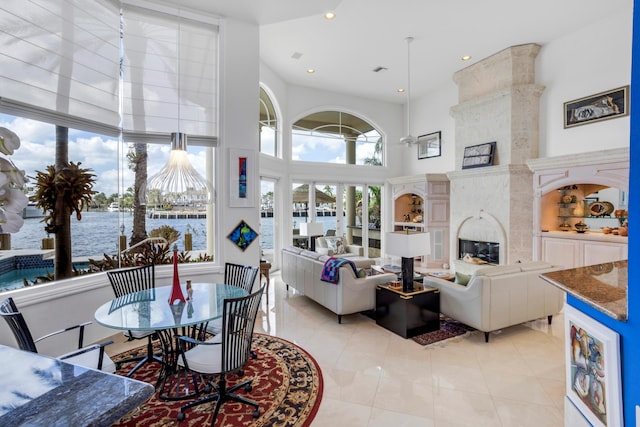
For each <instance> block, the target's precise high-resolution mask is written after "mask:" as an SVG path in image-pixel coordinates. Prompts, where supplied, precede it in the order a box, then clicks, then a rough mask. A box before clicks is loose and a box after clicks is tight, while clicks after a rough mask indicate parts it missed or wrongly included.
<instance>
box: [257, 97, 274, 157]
mask: <svg viewBox="0 0 640 427" xmlns="http://www.w3.org/2000/svg"><path fill="white" fill-rule="evenodd" d="M259 125H260V152H261V153H263V154H268V155H270V156H274V157H275V156H277V155H278V117H277V115H276V109H275V107H274V106H273V102H272V101H271V98H270V97H269V94H267V92H266V91H265V90H264V89H263V88H262V87H261V88H260V122H259Z"/></svg>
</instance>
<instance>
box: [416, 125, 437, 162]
mask: <svg viewBox="0 0 640 427" xmlns="http://www.w3.org/2000/svg"><path fill="white" fill-rule="evenodd" d="M440 136H441V135H440V131H438V132H433V133H428V134H426V135H421V136H419V137H418V159H427V158H429V157H438V156H440V154H441V151H440Z"/></svg>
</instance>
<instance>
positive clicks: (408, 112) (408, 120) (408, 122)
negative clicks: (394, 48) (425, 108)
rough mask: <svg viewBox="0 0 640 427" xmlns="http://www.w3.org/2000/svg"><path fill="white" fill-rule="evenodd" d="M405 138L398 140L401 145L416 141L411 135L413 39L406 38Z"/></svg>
mask: <svg viewBox="0 0 640 427" xmlns="http://www.w3.org/2000/svg"><path fill="white" fill-rule="evenodd" d="M405 40H406V42H407V136H404V137H402V138H400V143H401V144H406V145H412V144H415V143H416V142H418V139H417V138H416V137H415V136H413V135H411V42H412V41H413V37H407V38H406V39H405Z"/></svg>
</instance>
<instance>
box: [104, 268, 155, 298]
mask: <svg viewBox="0 0 640 427" xmlns="http://www.w3.org/2000/svg"><path fill="white" fill-rule="evenodd" d="M107 277H108V278H109V282H110V283H111V287H112V288H113V292H114V293H115V294H116V298H119V297H121V296H123V295H126V294H130V293H132V292H137V291H143V290H147V289H153V288H155V286H156V275H155V266H154V265H153V264H149V265H143V266H140V267H132V268H124V269H119V270H111V271H107Z"/></svg>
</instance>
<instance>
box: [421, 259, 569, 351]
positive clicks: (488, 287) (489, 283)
mask: <svg viewBox="0 0 640 427" xmlns="http://www.w3.org/2000/svg"><path fill="white" fill-rule="evenodd" d="M463 267H464V266H463V265H459V266H458V265H457V266H456V271H457V272H458V273H460V271H459V270H462V269H463ZM467 268H468V267H467ZM560 269H562V267H561V266H557V265H552V264H549V263H546V262H538V261H536V262H525V263H517V264H511V265H498V266H492V267H484V266H474V267H472V268H470V269H468V270H466V271H467V273H471V276H470V278H469V281H468V283H467V284H466V285H462V284H458V283H453V282H449V281H446V280H442V279H438V278H435V277H431V276H425V278H424V280H423V283H424V284H425V286H430V287H434V288H438V289H439V290H440V311H441V312H442V313H443V314H444V315H446V316H449V317H451V318H453V319H455V320H458V321H460V322H462V323H464V324H466V325H469V326H471V327H473V328H475V329H478V330H480V331H483V332H484V334H485V341H486V342H489V333H490V332H492V331H496V330H498V329H502V328H506V327H508V326H513V325H518V324H520V323H524V322H528V321H531V320H535V319H539V318H542V317H545V316H546V317H547V319H548V322H549V324H551V321H552V317H553V315H554V314H556V313H558V312H560V310H562V306H563V304H564V300H565V295H564V292H563V291H561V290H560V289H559V288H557V287H555V286H553V285H551V284H549V283H548V282H546V281H544V280H542V279H541V278H540V277H539V276H540V274H543V273H546V272H549V271H555V270H560ZM473 270H475V271H473Z"/></svg>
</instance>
